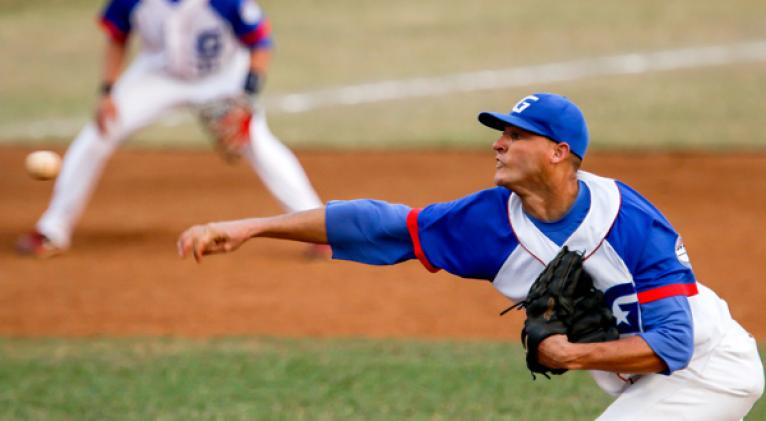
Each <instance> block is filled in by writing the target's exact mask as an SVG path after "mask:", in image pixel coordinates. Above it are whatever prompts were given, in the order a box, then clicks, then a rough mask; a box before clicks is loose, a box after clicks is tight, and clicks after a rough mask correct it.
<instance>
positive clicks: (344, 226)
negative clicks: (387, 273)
mask: <svg viewBox="0 0 766 421" xmlns="http://www.w3.org/2000/svg"><path fill="white" fill-rule="evenodd" d="M409 212H410V208H409V207H407V206H404V205H394V204H390V203H386V202H382V201H377V200H351V201H332V202H330V203H329V204H328V205H327V208H326V210H325V223H326V226H327V239H328V241H329V243H330V245H331V246H332V253H333V258H334V259H341V260H352V261H356V262H361V263H367V264H371V265H390V264H394V263H398V262H401V261H403V260H409V259H413V258H414V257H415V255H414V252H413V248H412V241H411V239H410V234H409V231H408V230H407V222H406V221H407V214H408V213H409Z"/></svg>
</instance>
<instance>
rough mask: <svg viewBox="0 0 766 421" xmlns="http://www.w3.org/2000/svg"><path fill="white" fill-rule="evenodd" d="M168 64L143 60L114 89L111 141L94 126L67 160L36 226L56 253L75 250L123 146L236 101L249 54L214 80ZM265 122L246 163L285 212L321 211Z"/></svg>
mask: <svg viewBox="0 0 766 421" xmlns="http://www.w3.org/2000/svg"><path fill="white" fill-rule="evenodd" d="M162 60H163V58H162V56H160V55H154V54H148V53H141V54H139V55H138V56H137V57H136V59H135V60H134V61H133V63H132V64H131V65H130V66H129V68H128V69H127V70H126V71H125V73H124V74H123V75H122V77H121V78H120V79H119V80H118V81H117V83H116V84H115V86H114V91H113V99H114V102H115V105H116V107H117V113H118V116H117V120H116V121H115V122H114V124H112V125H111V126H110V127H109V130H108V133H107V135H106V136H102V135H101V134H100V133H99V131H98V129H97V128H96V125H95V123H94V122H91V123H89V124H87V125H86V126H85V127H84V128H83V129H82V131H81V132H80V133H79V135H78V136H77V137H76V138H75V140H74V142H72V144H71V145H70V147H69V149H68V150H67V152H66V154H65V155H64V161H63V165H62V168H61V173H60V174H59V176H58V178H57V180H56V184H55V186H54V189H53V197H52V199H51V202H50V204H49V206H48V209H47V210H46V211H45V213H44V214H43V216H42V217H41V218H40V220H39V221H38V223H37V230H38V231H39V232H41V233H42V234H44V235H45V236H47V237H48V238H49V239H50V240H51V241H52V242H53V243H54V244H56V245H57V246H59V247H62V248H67V247H69V244H70V241H71V236H72V231H73V229H74V226H75V224H76V223H77V221H78V219H79V217H80V215H81V214H82V212H83V210H84V209H85V205H86V203H87V202H88V199H89V198H90V194H91V192H92V191H93V189H94V187H95V185H96V183H97V181H98V179H99V177H100V176H101V171H102V169H103V167H104V165H105V164H106V162H107V161H108V160H109V158H110V157H111V156H112V153H114V151H115V149H116V148H117V147H118V146H119V145H120V144H122V142H123V141H125V139H127V138H128V137H129V136H130V135H132V134H133V133H135V132H136V131H137V130H139V129H141V128H144V127H146V126H148V125H150V124H152V123H154V122H155V121H157V120H158V119H159V118H160V117H162V116H163V115H165V114H167V113H168V112H169V111H171V110H173V109H176V108H179V107H184V106H193V105H199V104H204V103H206V102H209V101H212V100H215V99H219V98H225V97H228V96H233V95H237V94H238V93H240V92H241V89H242V85H243V83H244V79H245V75H246V72H247V68H248V56H247V53H246V52H245V51H242V52H241V54H239V55H237V56H236V58H235V59H234V60H233V62H232V63H231V65H229V66H228V68H226V69H222V70H221V71H220V72H219V73H217V74H215V75H212V76H209V77H207V78H204V79H197V80H183V79H178V78H175V77H172V76H170V75H169V74H167V73H166V72H165V71H164V70H163V61H162ZM264 114H265V113H263V112H261V113H256V115H254V116H253V120H252V122H251V125H250V133H251V139H250V145H249V147H248V148H247V150H246V153H245V157H246V159H247V160H248V161H249V162H250V165H251V166H252V168H253V170H254V171H255V172H256V173H257V174H258V176H259V177H260V178H261V180H263V183H264V184H265V185H266V187H267V188H268V189H269V191H270V192H271V194H272V195H273V196H274V197H276V199H277V200H278V201H279V202H280V204H281V205H282V207H283V208H284V209H285V210H286V211H288V212H293V211H301V210H307V209H312V208H316V207H319V206H321V205H322V202H321V201H320V200H319V197H318V196H317V194H316V192H315V191H314V189H313V187H312V186H311V183H310V182H309V180H308V178H307V177H306V174H305V172H304V171H303V168H302V167H301V165H300V163H299V162H298V159H297V158H296V157H295V155H293V153H292V152H291V151H290V150H289V149H288V148H287V147H286V146H285V145H283V144H282V143H281V142H280V141H279V139H277V138H276V137H275V136H274V135H273V134H272V133H271V131H270V130H269V127H268V125H267V123H266V116H265V115H264Z"/></svg>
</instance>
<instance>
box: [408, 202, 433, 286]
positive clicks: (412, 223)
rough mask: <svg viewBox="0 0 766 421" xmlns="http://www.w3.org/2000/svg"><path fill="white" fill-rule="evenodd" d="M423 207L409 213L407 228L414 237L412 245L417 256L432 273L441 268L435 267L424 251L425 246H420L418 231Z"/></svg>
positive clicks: (411, 236)
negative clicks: (419, 216) (419, 217)
mask: <svg viewBox="0 0 766 421" xmlns="http://www.w3.org/2000/svg"><path fill="white" fill-rule="evenodd" d="M421 210H422V209H413V210H411V211H410V213H408V214H407V230H408V231H409V232H410V238H412V247H413V248H414V249H415V256H416V257H417V258H418V260H420V263H422V264H423V266H425V268H426V269H428V271H429V272H431V273H436V272H438V271H439V269H437V268H435V267H433V266H432V265H431V262H429V261H428V259H427V258H426V255H425V253H423V248H422V247H421V246H420V234H419V233H418V215H419V214H420V211H421Z"/></svg>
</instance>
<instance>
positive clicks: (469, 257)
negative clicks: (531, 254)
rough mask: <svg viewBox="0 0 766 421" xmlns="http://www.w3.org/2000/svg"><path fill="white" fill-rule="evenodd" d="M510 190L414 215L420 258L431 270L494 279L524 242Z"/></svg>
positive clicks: (435, 206)
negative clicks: (514, 222)
mask: <svg viewBox="0 0 766 421" xmlns="http://www.w3.org/2000/svg"><path fill="white" fill-rule="evenodd" d="M509 196H510V191H509V190H508V189H505V188H501V187H498V188H493V189H488V190H483V191H480V192H477V193H474V194H472V195H470V196H467V197H464V198H462V199H459V200H455V201H453V202H447V203H438V204H433V205H430V206H428V207H426V208H424V209H422V211H420V212H419V213H411V214H410V219H409V222H410V233H411V236H412V238H413V244H414V247H415V254H416V256H417V257H418V258H419V259H420V261H421V262H422V263H423V265H424V266H426V268H428V269H429V270H432V271H435V270H438V269H440V268H441V269H444V270H446V271H447V272H450V273H452V274H455V275H458V276H461V277H464V278H475V279H485V280H492V279H494V278H495V275H496V274H497V272H498V271H499V270H500V268H501V267H502V265H503V263H504V262H505V260H506V259H507V258H508V256H509V255H510V253H511V251H513V249H514V248H515V247H516V246H517V245H518V241H517V240H516V237H515V236H514V234H513V231H512V229H511V226H510V222H509V220H508V197H509Z"/></svg>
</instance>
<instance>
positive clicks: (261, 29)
mask: <svg viewBox="0 0 766 421" xmlns="http://www.w3.org/2000/svg"><path fill="white" fill-rule="evenodd" d="M269 36H271V22H269V21H268V20H267V19H264V20H263V21H262V22H261V23H260V25H258V26H257V27H256V28H255V29H253V30H252V31H250V32H248V33H246V34H244V35H242V36H240V37H239V39H240V40H242V42H243V43H245V44H246V45H251V46H252V45H256V44H258V43H259V42H261V41H263V40H264V39H266V38H268V37H269Z"/></svg>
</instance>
